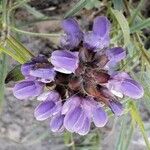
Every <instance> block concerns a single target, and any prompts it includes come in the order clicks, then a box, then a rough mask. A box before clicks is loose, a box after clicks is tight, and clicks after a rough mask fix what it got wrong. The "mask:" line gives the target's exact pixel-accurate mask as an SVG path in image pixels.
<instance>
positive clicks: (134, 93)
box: [120, 79, 144, 99]
mask: <svg viewBox="0 0 150 150" xmlns="http://www.w3.org/2000/svg"><path fill="white" fill-rule="evenodd" d="M120 88H121V92H122V93H123V94H124V95H126V96H129V97H131V98H133V99H139V98H141V97H143V95H144V90H143V88H142V86H141V85H140V84H139V83H138V82H136V81H135V80H131V79H126V80H124V81H123V82H122V83H121V87H120Z"/></svg>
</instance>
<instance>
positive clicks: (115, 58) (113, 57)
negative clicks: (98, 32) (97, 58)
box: [105, 47, 126, 69]
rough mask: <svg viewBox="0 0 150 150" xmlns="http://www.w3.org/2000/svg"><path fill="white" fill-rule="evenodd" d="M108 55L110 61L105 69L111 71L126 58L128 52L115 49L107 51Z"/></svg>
mask: <svg viewBox="0 0 150 150" xmlns="http://www.w3.org/2000/svg"><path fill="white" fill-rule="evenodd" d="M106 55H107V57H108V60H109V61H108V63H107V64H106V66H105V68H106V69H107V68H108V69H110V68H111V67H113V66H115V65H116V64H117V63H118V62H120V61H121V60H123V59H124V58H125V57H126V51H125V50H124V49H123V48H121V47H114V48H111V49H109V50H107V51H106Z"/></svg>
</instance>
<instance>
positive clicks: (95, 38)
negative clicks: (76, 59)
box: [84, 16, 110, 51]
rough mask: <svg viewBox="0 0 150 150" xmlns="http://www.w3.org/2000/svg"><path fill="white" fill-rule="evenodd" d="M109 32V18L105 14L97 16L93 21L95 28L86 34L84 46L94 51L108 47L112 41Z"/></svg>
mask: <svg viewBox="0 0 150 150" xmlns="http://www.w3.org/2000/svg"><path fill="white" fill-rule="evenodd" d="M109 32H110V22H109V20H108V19H107V18H106V17H104V16H100V17H97V18H96V19H95V20H94V23H93V30H92V31H91V32H89V33H86V34H85V35H84V46H85V47H86V48H88V49H93V50H94V51H99V50H101V49H103V48H107V47H108V46H109V43H110V37H109Z"/></svg>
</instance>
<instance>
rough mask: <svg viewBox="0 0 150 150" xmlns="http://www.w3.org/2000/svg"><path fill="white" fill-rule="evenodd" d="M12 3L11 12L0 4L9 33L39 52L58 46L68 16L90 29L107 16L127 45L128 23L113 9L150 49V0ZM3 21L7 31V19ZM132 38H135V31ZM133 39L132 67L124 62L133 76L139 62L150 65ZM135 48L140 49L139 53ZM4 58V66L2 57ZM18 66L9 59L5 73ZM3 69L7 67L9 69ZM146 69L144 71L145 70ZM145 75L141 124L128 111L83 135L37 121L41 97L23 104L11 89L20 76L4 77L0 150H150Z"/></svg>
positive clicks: (147, 78) (13, 0)
mask: <svg viewBox="0 0 150 150" xmlns="http://www.w3.org/2000/svg"><path fill="white" fill-rule="evenodd" d="M4 1H5V2H6V1H7V0H4ZM1 2H2V1H1ZM7 4H8V7H7V8H6V10H3V9H4V7H3V3H1V6H0V14H1V15H2V13H3V11H6V13H8V15H9V20H8V24H7V25H8V26H7V28H8V29H7V31H9V32H10V34H11V35H12V36H13V37H15V38H16V39H17V40H18V41H20V42H21V44H23V45H24V46H25V47H26V48H27V49H28V50H30V51H32V52H33V53H34V54H35V55H37V54H38V53H42V54H48V53H49V51H52V50H54V49H56V48H57V45H58V44H59V39H60V35H61V33H63V31H62V30H61V27H60V23H61V21H62V20H63V18H64V16H72V15H74V16H75V18H76V19H77V20H78V22H79V24H80V25H81V27H82V28H83V29H84V31H86V30H89V29H91V27H92V22H93V19H94V18H95V17H96V16H98V15H106V16H107V15H108V17H109V19H110V20H111V21H112V22H113V25H112V32H111V37H112V41H111V42H112V44H114V45H121V46H122V45H124V41H123V39H122V38H120V36H119V37H118V35H121V37H122V26H123V28H124V25H119V24H118V22H117V21H118V18H117V17H116V16H113V15H114V14H113V13H112V11H111V8H112V9H114V10H118V11H119V12H121V13H122V14H123V15H124V16H125V18H126V19H127V22H129V21H131V20H132V21H131V22H129V23H130V24H129V28H130V31H131V32H132V33H133V34H134V33H138V34H139V35H140V36H141V40H142V42H143V43H142V44H143V45H142V46H144V50H145V51H146V52H147V51H148V50H149V47H150V28H149V27H150V19H149V15H150V9H149V8H150V1H149V0H141V1H140V0H112V1H111V0H103V1H100V0H80V1H79V0H8V1H7ZM115 17H116V18H115ZM115 19H116V20H117V21H116V20H115ZM114 20H115V21H114ZM0 21H1V29H2V28H3V27H2V23H3V19H2V18H1V20H0ZM132 22H133V23H132ZM119 23H120V21H119ZM125 32H126V31H125ZM2 35H3V33H2V34H1V36H2ZM130 36H131V38H132V35H130ZM130 42H131V43H129V44H128V46H127V50H128V53H129V57H128V58H127V60H126V62H128V60H131V61H130V64H127V65H126V62H124V63H123V66H124V68H123V70H127V71H131V70H132V74H134V72H142V69H141V68H139V61H140V60H143V61H144V63H145V59H146V58H145V57H144V54H143V53H142V54H143V55H142V54H141V56H143V59H142V57H140V58H139V57H138V54H139V55H140V53H139V51H140V48H139V47H138V46H136V45H135V46H134V43H132V39H130ZM8 47H9V46H8ZM134 52H137V53H136V56H135V55H134V54H135V53H134ZM148 52H149V51H148ZM148 54H149V53H148ZM133 56H135V57H133ZM0 60H1V61H0V62H1V65H2V60H3V58H1V59H0ZM147 61H150V59H149V58H148V60H147ZM18 64H19V63H17V61H16V60H14V59H12V58H11V57H8V58H7V71H6V72H7V73H8V72H10V71H11V70H12V69H13V68H14V67H15V66H16V65H18ZM121 65H122V64H121ZM135 66H136V68H135ZM121 68H122V67H121ZM0 69H1V71H2V70H3V69H4V67H1V68H0ZM146 69H147V68H146ZM135 70H136V71H135ZM143 70H144V71H145V68H143ZM147 70H148V69H147ZM142 73H143V74H144V77H143V78H140V79H141V80H140V79H139V76H138V75H139V74H138V73H137V74H136V75H135V78H136V79H139V80H140V82H142V84H143V85H144V87H145V89H146V90H147V91H146V94H145V97H144V99H141V100H139V102H138V104H137V107H136V108H137V109H138V112H139V114H140V119H142V121H143V122H142V123H141V120H140V121H139V118H138V119H137V120H136V119H135V120H136V121H137V124H136V121H134V119H133V118H132V117H131V116H130V114H129V113H128V111H127V114H126V115H123V116H122V117H120V118H115V117H113V116H112V117H110V120H109V122H108V123H107V125H106V126H105V127H103V128H99V129H95V128H92V129H91V132H90V133H89V134H88V135H86V136H84V137H81V136H79V135H77V134H73V135H71V134H69V133H64V134H62V133H60V134H54V133H52V132H50V130H49V127H48V126H49V122H48V121H45V122H38V121H36V120H35V118H34V116H33V112H34V108H35V106H37V104H38V102H37V101H36V100H31V101H25V102H22V101H19V100H17V99H16V98H15V97H14V96H13V94H12V88H13V86H14V83H15V77H14V76H16V74H15V75H13V74H11V76H9V78H7V81H5V83H6V86H5V87H6V88H5V92H4V93H5V94H4V98H3V99H4V100H2V95H3V93H0V95H1V100H0V101H1V114H0V150H71V149H72V150H75V149H77V150H100V149H101V150H127V149H129V150H147V149H148V147H147V146H146V145H147V144H148V140H150V94H149V91H150V84H149V83H150V72H148V71H147V72H146V74H145V72H142ZM0 83H1V82H0ZM126 116H127V117H126ZM143 124H144V128H143ZM143 137H144V138H143ZM145 141H147V144H145ZM124 144H125V145H124Z"/></svg>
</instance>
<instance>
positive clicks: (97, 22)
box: [93, 16, 110, 37]
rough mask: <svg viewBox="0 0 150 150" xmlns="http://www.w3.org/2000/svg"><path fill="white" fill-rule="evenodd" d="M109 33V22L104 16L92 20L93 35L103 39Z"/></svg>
mask: <svg viewBox="0 0 150 150" xmlns="http://www.w3.org/2000/svg"><path fill="white" fill-rule="evenodd" d="M109 32H110V21H109V20H108V19H107V18H106V17H104V16H98V17H96V18H95V19H94V23H93V33H94V34H97V35H99V36H100V37H104V36H105V35H106V34H107V35H108V34H109Z"/></svg>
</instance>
